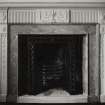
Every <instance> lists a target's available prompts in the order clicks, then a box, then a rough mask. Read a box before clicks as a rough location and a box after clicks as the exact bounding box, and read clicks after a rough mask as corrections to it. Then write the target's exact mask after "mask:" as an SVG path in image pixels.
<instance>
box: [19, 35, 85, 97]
mask: <svg viewBox="0 0 105 105" xmlns="http://www.w3.org/2000/svg"><path fill="white" fill-rule="evenodd" d="M83 37H84V35H36V34H35V35H23V34H22V35H19V36H18V95H19V96H22V95H39V94H44V95H45V96H49V95H51V94H52V93H54V92H55V93H56V94H57V92H60V93H61V92H62V93H67V94H69V95H78V94H83V75H82V71H83V70H82V66H83Z"/></svg>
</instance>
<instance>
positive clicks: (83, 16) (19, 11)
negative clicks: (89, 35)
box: [8, 8, 105, 24]
mask: <svg viewBox="0 0 105 105" xmlns="http://www.w3.org/2000/svg"><path fill="white" fill-rule="evenodd" d="M103 11H105V8H10V9H9V12H8V22H9V23H14V24H15V23H33V24H50V23H52V24H53V23H55V24H58V23H62V24H64V23H66V24H72V23H83V24H86V23H100V22H101V20H102V17H103V16H102V15H103ZM104 18H105V16H104Z"/></svg>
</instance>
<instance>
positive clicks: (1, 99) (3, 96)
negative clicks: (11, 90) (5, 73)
mask: <svg viewBox="0 0 105 105" xmlns="http://www.w3.org/2000/svg"><path fill="white" fill-rule="evenodd" d="M6 97H7V95H6V94H0V102H6Z"/></svg>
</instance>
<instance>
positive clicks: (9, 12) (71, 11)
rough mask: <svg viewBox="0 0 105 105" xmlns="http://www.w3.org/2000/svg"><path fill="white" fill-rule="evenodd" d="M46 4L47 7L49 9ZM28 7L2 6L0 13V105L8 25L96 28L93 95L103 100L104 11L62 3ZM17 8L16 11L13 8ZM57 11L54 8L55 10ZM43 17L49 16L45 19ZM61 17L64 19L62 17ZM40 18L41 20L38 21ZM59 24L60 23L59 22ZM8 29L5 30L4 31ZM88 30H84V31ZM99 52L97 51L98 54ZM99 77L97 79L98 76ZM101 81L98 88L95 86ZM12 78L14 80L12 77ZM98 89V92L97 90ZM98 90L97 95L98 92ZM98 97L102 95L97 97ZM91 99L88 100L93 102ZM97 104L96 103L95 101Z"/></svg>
mask: <svg viewBox="0 0 105 105" xmlns="http://www.w3.org/2000/svg"><path fill="white" fill-rule="evenodd" d="M48 4H49V5H48ZM55 4H56V3H52V4H51V3H44V4H41V6H40V3H36V4H33V3H29V4H27V3H26V4H24V6H25V7H23V4H22V5H21V4H15V3H11V4H6V3H3V6H4V7H3V6H1V9H0V43H1V44H0V49H1V50H0V58H1V61H0V72H1V73H0V78H1V79H0V80H1V81H0V84H1V85H0V86H1V87H0V99H1V101H3V102H5V101H6V96H7V88H8V86H7V80H8V79H7V78H8V71H7V68H8V65H7V58H8V57H7V55H8V53H7V38H8V35H9V31H8V28H9V26H10V25H13V24H14V25H15V24H17V25H18V24H20V25H21V24H30V25H31V24H37V25H38V24H47V25H49V24H55V25H56V24H61V25H62V24H65V25H68V24H69V25H70V24H74V25H75V24H85V25H90V24H95V25H96V32H97V35H98V34H99V35H100V39H101V40H100V51H99V53H100V61H101V62H99V64H100V66H99V69H98V71H96V72H95V73H94V75H95V76H96V77H94V82H95V85H96V87H95V94H93V95H96V96H97V95H98V96H99V95H100V96H99V97H100V100H101V102H104V100H105V91H104V90H105V70H104V69H105V67H104V62H105V61H104V60H105V58H104V53H105V51H104V49H105V48H104V46H105V43H104V35H105V20H104V18H105V7H104V6H103V4H99V5H98V4H94V7H93V8H92V5H91V4H90V6H88V5H87V4H85V6H86V7H84V4H75V3H74V4H68V3H64V5H63V4H62V3H61V4H60V3H57V4H56V5H55ZM14 6H16V7H14ZM55 7H56V8H55ZM89 7H90V8H89ZM46 13H47V15H48V16H46ZM62 14H63V15H62ZM40 17H41V18H40ZM59 20H60V21H59ZM7 27H8V28H7ZM86 30H87V28H86ZM97 51H98V50H97ZM99 74H100V75H99ZM97 77H98V79H99V80H98V81H100V82H99V83H100V85H98V83H97ZM13 78H14V77H13ZM99 87H100V89H99ZM99 90H100V91H99ZM99 93H101V94H99ZM9 98H10V99H12V98H15V96H9ZM93 98H97V97H92V98H91V97H90V100H92V101H93V100H94V99H93ZM96 100H97V99H96ZM98 101H99V100H98Z"/></svg>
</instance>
